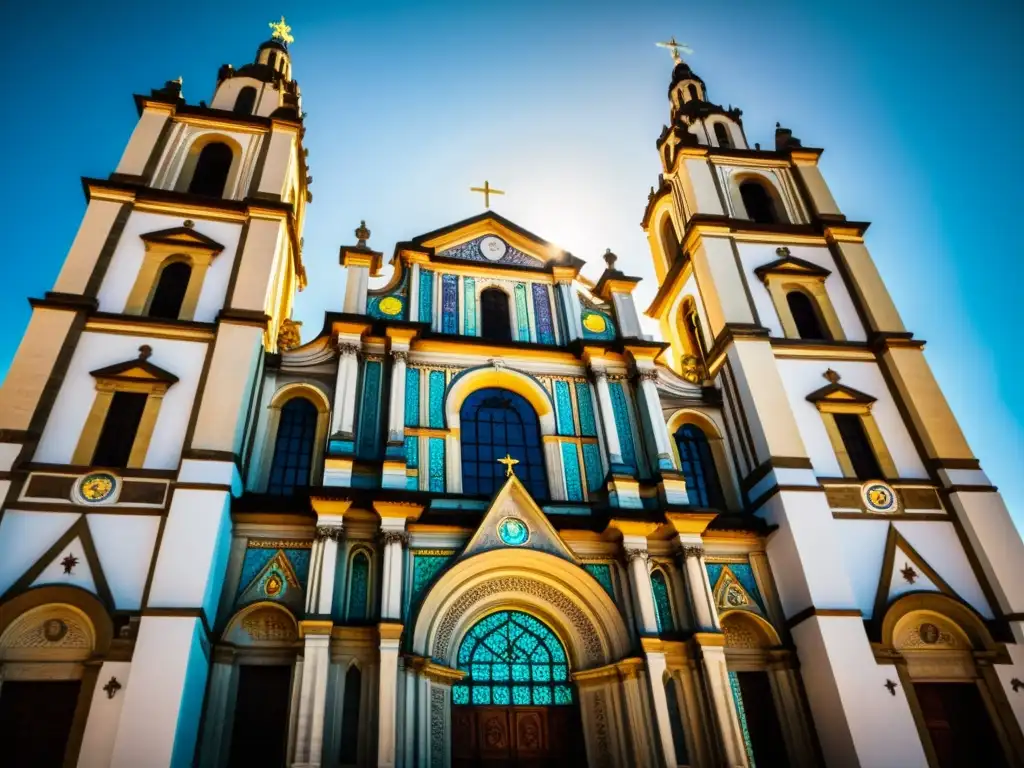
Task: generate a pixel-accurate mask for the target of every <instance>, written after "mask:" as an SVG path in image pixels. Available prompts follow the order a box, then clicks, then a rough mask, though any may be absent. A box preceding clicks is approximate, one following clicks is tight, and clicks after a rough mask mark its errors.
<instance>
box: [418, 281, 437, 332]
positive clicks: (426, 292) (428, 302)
mask: <svg viewBox="0 0 1024 768" xmlns="http://www.w3.org/2000/svg"><path fill="white" fill-rule="evenodd" d="M419 291H420V312H419V315H420V322H421V323H432V322H433V319H434V273H433V272H428V271H426V270H424V269H421V270H420V287H419Z"/></svg>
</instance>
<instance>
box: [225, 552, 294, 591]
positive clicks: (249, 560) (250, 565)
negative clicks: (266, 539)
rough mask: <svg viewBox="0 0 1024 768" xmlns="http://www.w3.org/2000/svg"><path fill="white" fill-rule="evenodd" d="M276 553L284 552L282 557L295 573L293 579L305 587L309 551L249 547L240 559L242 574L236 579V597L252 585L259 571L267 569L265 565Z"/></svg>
mask: <svg viewBox="0 0 1024 768" xmlns="http://www.w3.org/2000/svg"><path fill="white" fill-rule="evenodd" d="M278 552H284V556H285V557H286V558H288V562H289V563H290V564H291V566H292V570H293V571H295V577H296V578H297V579H298V580H299V583H300V584H302V585H303V587H305V584H306V577H307V576H308V575H309V553H310V550H308V549H273V548H271V547H250V548H248V549H246V550H245V557H244V558H242V573H241V575H240V576H239V579H238V593H237V594H238V595H240V594H242V592H244V591H245V589H246V587H248V586H249V585H250V584H251V583H252V581H253V579H255V578H256V576H257V574H259V572H260V571H262V570H263V569H264V568H266V567H267V564H268V563H269V562H270V561H271V560H273V559H274V557H275V556H276V555H277V553H278ZM236 596H237V595H236Z"/></svg>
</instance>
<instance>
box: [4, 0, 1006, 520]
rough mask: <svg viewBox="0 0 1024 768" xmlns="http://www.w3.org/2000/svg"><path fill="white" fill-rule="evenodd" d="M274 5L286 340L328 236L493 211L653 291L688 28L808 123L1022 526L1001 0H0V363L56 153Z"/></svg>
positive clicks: (765, 118)
mask: <svg viewBox="0 0 1024 768" xmlns="http://www.w3.org/2000/svg"><path fill="white" fill-rule="evenodd" d="M281 13H284V14H286V15H287V17H288V21H289V23H290V24H292V26H293V31H294V34H295V37H296V42H295V43H294V45H293V46H292V52H293V59H294V73H295V76H296V78H297V79H298V80H299V83H300V85H301V86H302V93H303V107H304V109H305V110H306V111H307V112H308V113H309V117H308V120H307V129H308V130H307V137H306V145H307V146H308V147H309V149H310V165H311V172H312V175H313V177H314V180H315V181H314V184H313V192H314V196H315V199H314V203H313V205H312V206H311V208H310V210H309V216H308V221H307V226H306V230H305V240H306V248H305V254H306V264H307V271H308V272H309V275H310V286H309V288H308V289H307V290H306V291H305V292H303V294H301V296H300V299H299V302H298V308H297V319H300V320H303V321H304V323H305V331H306V335H305V337H306V338H308V336H309V334H310V333H314V332H315V331H316V330H317V329H319V328H320V325H321V321H322V313H323V311H324V310H325V309H327V308H332V309H336V308H339V307H340V305H341V300H342V295H343V293H342V292H343V287H344V286H343V276H342V273H341V270H340V268H339V267H338V264H337V252H338V246H339V245H341V244H347V243H351V242H353V235H352V230H353V229H354V228H355V227H356V226H357V225H358V223H359V220H360V219H366V221H367V224H368V225H369V227H370V228H371V230H372V232H373V235H372V237H371V240H370V244H371V245H372V246H375V247H376V248H378V249H379V250H383V251H385V253H386V254H388V255H390V253H391V251H392V249H393V246H394V243H395V242H396V241H397V240H405V239H408V238H411V237H413V236H415V235H416V234H419V233H422V232H425V231H428V230H431V229H434V228H436V227H439V226H443V225H445V224H448V223H451V222H454V221H457V220H459V219H461V218H464V217H466V216H470V215H473V214H475V213H478V212H479V211H480V210H481V202H480V200H479V195H473V194H471V193H470V192H469V191H468V187H470V186H471V185H476V184H479V183H480V182H482V181H483V180H484V179H485V178H486V179H489V180H490V181H491V183H492V184H493V185H495V186H498V187H500V188H501V189H504V190H507V192H508V194H507V196H506V197H504V198H498V199H497V203H496V205H495V209H496V210H497V211H499V212H500V213H502V214H503V215H505V216H508V217H509V218H511V219H513V220H515V221H516V222H517V223H519V224H521V225H522V226H524V227H526V228H528V229H530V230H533V231H534V232H536V233H537V234H539V235H541V236H543V237H546V238H547V239H549V240H552V241H554V242H556V243H558V244H559V245H561V246H562V247H564V248H566V249H567V250H570V251H572V252H573V253H574V254H576V255H577V256H579V257H580V258H583V259H588V260H590V261H591V262H592V265H591V266H590V267H589V268H588V272H589V274H591V275H596V274H598V273H599V272H600V259H599V256H600V254H602V253H603V252H604V249H605V248H606V247H610V248H612V249H613V250H615V252H616V253H618V254H619V256H620V266H621V267H622V268H624V269H627V270H628V271H631V272H633V273H634V274H638V275H641V276H643V277H646V278H647V280H646V281H645V283H644V284H642V285H641V288H640V289H639V297H640V302H641V303H642V304H645V303H646V300H647V299H649V297H651V296H652V295H653V293H654V291H655V289H656V286H655V285H654V283H653V274H652V270H651V267H650V259H649V257H648V253H647V247H646V240H645V238H644V235H643V232H642V231H641V229H640V226H639V221H640V216H641V214H642V212H643V208H644V204H645V202H646V196H647V190H648V189H649V187H650V186H651V185H654V184H656V183H657V174H658V171H659V163H658V158H657V155H656V152H655V149H654V140H655V138H656V137H657V136H658V134H659V132H660V130H661V126H662V124H663V123H664V122H666V121H667V117H668V109H667V102H666V88H667V83H668V78H669V74H670V71H671V61H670V60H669V57H668V55H667V53H666V52H665V51H662V50H660V49H657V48H655V47H654V45H653V43H654V42H655V41H656V40H661V39H665V38H667V37H668V36H670V35H673V34H674V35H676V36H677V37H678V38H679V39H680V40H685V41H687V42H689V43H690V44H691V45H692V46H693V48H694V49H695V51H696V52H695V54H694V55H693V56H691V57H688V58H689V61H690V62H691V64H692V66H693V68H694V69H695V70H696V71H697V72H698V73H699V74H700V75H701V76H702V77H703V78H704V80H705V81H706V82H707V84H708V88H709V96H710V98H711V99H712V100H714V101H716V102H719V103H722V104H723V105H729V104H733V105H736V106H739V107H740V108H741V109H743V111H744V115H743V120H744V126H745V128H746V132H747V136H748V138H749V140H750V141H751V142H754V141H759V142H761V143H762V144H763V145H764V146H771V143H772V140H773V128H774V125H775V122H776V121H781V122H782V124H783V125H785V126H788V127H790V128H792V129H793V130H794V132H795V135H796V136H798V137H799V138H801V139H802V140H803V141H804V143H805V144H807V145H813V146H821V147H825V149H826V152H825V155H824V157H823V159H822V169H823V171H824V173H825V178H826V180H827V181H828V183H829V184H830V185H831V188H832V191H833V193H834V195H835V197H836V199H837V201H838V202H839V205H840V207H841V209H842V210H843V212H844V213H846V214H847V216H848V217H850V218H852V219H857V220H867V221H871V222H872V227H871V229H870V231H869V233H868V245H869V247H870V249H871V252H872V254H873V256H874V258H875V260H876V262H877V263H878V265H879V269H880V270H881V272H882V275H883V277H884V278H885V279H886V281H887V283H888V285H889V289H890V291H891V292H892V294H893V295H894V297H895V300H896V303H897V306H898V307H899V309H900V311H901V313H902V315H903V318H904V321H905V322H906V324H907V326H908V327H909V328H910V329H911V330H913V331H914V332H915V334H916V335H917V337H918V338H923V339H926V340H927V341H928V351H927V355H928V359H929V360H930V362H931V364H932V366H933V368H934V370H935V372H936V375H937V377H938V379H939V382H940V384H941V385H942V387H943V389H944V391H945V393H946V396H947V397H948V399H949V400H950V402H951V404H952V406H953V409H954V411H955V413H956V414H957V416H958V417H959V418H960V420H961V424H962V425H963V428H964V431H965V432H966V434H967V437H968V439H969V440H970V442H971V445H972V447H973V448H974V450H975V453H976V454H977V456H978V457H979V458H980V459H981V460H982V463H983V466H984V467H985V468H986V470H987V471H988V473H989V475H990V477H991V478H992V480H993V482H994V483H996V484H997V485H998V486H1000V488H1001V490H1002V491H1003V492H1004V494H1005V496H1006V499H1007V503H1008V504H1009V506H1010V509H1011V512H1012V513H1013V514H1014V516H1015V519H1016V520H1017V522H1018V525H1022V524H1024V472H1022V471H1021V470H1022V468H1024V447H1022V446H1024V439H1022V435H1024V398H1022V397H1021V395H1022V388H1021V384H1020V376H1019V369H1020V367H1021V366H1020V363H1019V362H1018V355H1019V353H1020V348H1021V345H1020V343H1019V341H1017V342H1015V339H1017V338H1019V334H1018V332H1017V330H1016V327H1015V326H1014V325H1013V323H1015V322H1016V321H1017V319H1018V317H1019V310H1018V295H1017V294H1018V292H1019V288H1020V286H1021V284H1022V266H1021V264H1022V260H1021V256H1022V250H1024V247H1022V245H1021V238H1020V236H1019V234H1018V233H1017V232H1016V231H1015V230H1016V227H1015V224H1016V222H1018V221H1019V220H1020V219H1021V209H1022V205H1024V196H1022V194H1021V189H1022V185H1021V183H1020V180H1021V179H1022V178H1024V159H1022V155H1021V153H1020V152H1019V151H1018V150H1017V148H1016V146H1015V143H1014V142H1013V139H1014V137H1017V136H1019V135H1020V125H1021V119H1022V117H1024V115H1022V112H1024V107H1022V105H1021V99H1020V93H1021V85H1020V83H1021V80H1022V78H1024V64H1022V63H1021V58H1020V55H1019V40H1020V36H1021V33H1022V31H1024V6H1022V5H1021V4H1020V3H1019V2H996V0H989V2H986V3H977V4H973V5H969V4H958V5H953V4H944V5H937V4H934V3H924V2H919V1H918V0H904V2H898V3H894V2H886V3H882V2H877V0H864V1H862V2H857V3H853V2H847V1H842V2H830V3H821V2H811V1H810V0H800V1H799V2H797V1H794V2H788V3H787V2H783V1H782V0H779V1H778V2H770V3H769V2H744V1H742V0H735V1H734V2H730V3H728V4H725V3H703V4H683V3H680V2H678V1H676V2H666V3H648V2H643V0H634V1H633V2H630V3H602V2H585V3H584V2H578V3H577V2H558V3H552V2H550V0H548V2H534V1H533V0H521V1H519V2H515V3H479V2H475V3H468V2H467V3H447V4H442V3H415V4H413V3H401V2H364V3H347V2H331V3H317V4H313V3H308V2H307V3H289V2H274V3H267V2H248V3H245V4H242V5H239V4H237V3H214V2H206V3H189V2H180V3H176V4H175V6H174V9H173V12H169V11H168V9H167V8H164V7H162V6H159V5H152V4H143V3H137V2H132V3H127V2H125V3H103V2H97V3H90V4H62V7H61V9H60V12H59V13H55V12H54V10H53V8H52V7H49V8H48V7H47V4H45V3H20V4H17V5H15V6H12V7H8V8H6V9H5V22H6V23H7V26H8V28H9V29H13V30H15V32H14V33H13V34H9V35H6V36H5V41H4V45H3V46H2V48H0V64H2V65H3V71H5V72H6V73H8V78H7V81H6V82H7V88H8V90H7V93H8V96H7V97H6V109H5V111H4V112H5V116H6V118H7V119H6V120H4V121H3V122H2V124H0V145H2V146H4V147H5V148H7V152H6V153H5V157H4V163H5V168H6V171H7V181H8V183H7V185H6V189H7V190H8V193H7V195H6V196H5V198H6V199H5V203H6V206H7V210H8V225H7V229H6V236H5V249H4V250H5V254H4V256H5V261H6V264H7V266H8V268H7V270H5V273H4V279H3V285H2V287H0V325H2V327H3V328H4V329H6V333H5V334H4V335H3V337H2V338H0V372H2V371H5V370H6V368H7V366H8V364H9V361H10V358H11V357H12V356H13V354H14V351H15V349H16V347H17V343H18V341H19V340H20V338H21V334H22V332H23V330H24V327H25V324H26V323H27V321H28V317H29V310H28V304H27V302H26V301H25V297H27V296H30V295H31V296H39V295H42V293H43V292H44V291H46V290H48V289H49V288H50V287H51V285H52V282H53V280H54V278H55V277H56V274H57V271H58V269H59V267H60V264H61V262H62V260H63V258H64V255H65V253H66V252H67V248H68V246H69V245H70V243H71V240H72V239H73V237H74V234H75V231H76V229H77V226H78V223H79V221H80V218H81V215H82V212H83V210H84V199H83V196H82V192H81V186H80V183H79V177H80V176H101V177H102V176H106V175H107V174H109V173H110V172H111V171H112V170H113V169H114V166H115V165H116V163H117V160H118V158H119V157H120V154H121V151H122V150H123V148H124V145H125V142H126V141H127V139H128V136H129V134H130V132H131V130H132V128H133V126H134V123H135V119H136V113H135V107H134V104H133V102H132V99H131V94H132V93H140V92H148V89H149V88H152V87H157V86H160V85H161V84H162V83H163V81H164V80H168V79H172V78H175V77H178V76H179V75H180V76H182V77H183V78H184V92H185V96H186V98H187V99H188V100H190V101H192V102H197V101H199V100H200V99H204V100H208V99H209V98H210V96H211V95H212V89H213V86H214V83H215V78H216V73H217V68H218V67H219V65H221V64H223V63H228V62H230V63H233V64H235V65H236V66H237V65H240V64H243V63H245V62H247V61H249V60H251V58H252V56H253V53H254V52H255V49H256V46H257V45H258V44H259V43H260V42H261V41H262V40H263V39H265V38H266V36H267V33H268V31H269V30H268V28H267V22H268V21H269V20H271V19H273V18H276V17H277V16H279V15H280V14H281Z"/></svg>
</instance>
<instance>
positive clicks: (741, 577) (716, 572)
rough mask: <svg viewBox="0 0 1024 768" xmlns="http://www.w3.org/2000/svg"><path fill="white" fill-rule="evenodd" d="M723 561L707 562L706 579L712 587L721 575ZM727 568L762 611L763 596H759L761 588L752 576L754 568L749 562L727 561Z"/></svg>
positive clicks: (723, 566) (723, 565)
mask: <svg viewBox="0 0 1024 768" xmlns="http://www.w3.org/2000/svg"><path fill="white" fill-rule="evenodd" d="M725 566H726V564H725V563H708V564H707V568H708V581H709V582H711V588H712V589H714V588H715V585H716V584H717V583H718V579H719V578H721V576H722V569H723V568H725ZM728 566H729V570H730V571H732V572H733V574H734V575H735V576H736V580H737V581H738V582H739V583H740V584H741V585H742V586H743V588H744V589H745V590H747V593H748V594H749V595H750V596H751V597H752V598H754V600H755V601H756V602H757V605H758V607H760V609H761V610H762V611H764V609H765V608H764V598H763V597H762V596H761V590H759V589H758V588H757V579H755V578H754V569H753V568H751V567H750V563H728Z"/></svg>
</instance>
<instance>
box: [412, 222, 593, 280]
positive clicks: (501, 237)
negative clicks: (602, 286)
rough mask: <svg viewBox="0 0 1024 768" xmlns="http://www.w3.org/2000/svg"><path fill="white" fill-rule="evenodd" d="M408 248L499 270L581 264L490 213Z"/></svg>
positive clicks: (422, 237)
mask: <svg viewBox="0 0 1024 768" xmlns="http://www.w3.org/2000/svg"><path fill="white" fill-rule="evenodd" d="M411 245H412V246H414V247H415V248H420V249H424V250H427V251H428V252H431V253H432V254H433V258H435V259H440V260H446V259H455V260H458V261H471V262H477V263H480V264H491V265H494V266H499V267H521V268H522V267H525V268H528V269H529V268H532V269H547V268H548V267H549V266H551V265H556V266H575V267H576V268H577V270H578V267H579V266H580V264H581V262H580V261H579V259H576V258H575V257H574V256H572V254H570V253H567V252H566V251H563V250H562V249H561V248H559V247H558V246H556V245H553V244H552V243H549V242H548V241H547V240H544V239H543V238H541V237H538V236H537V235H535V234H533V233H532V232H530V231H529V230H527V229H524V228H522V227H520V226H519V225H518V224H515V223H514V222H512V221H509V220H508V219H506V218H505V217H504V216H500V215H498V214H497V213H494V212H493V211H486V212H485V213H482V214H480V215H478V216H474V217H472V218H469V219H465V220H463V221H460V222H457V223H455V224H452V225H450V226H447V227H442V228H441V229H436V230H434V231H433V232H428V233H426V234H424V235H420V236H419V237H416V238H414V239H413V240H412V242H411Z"/></svg>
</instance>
